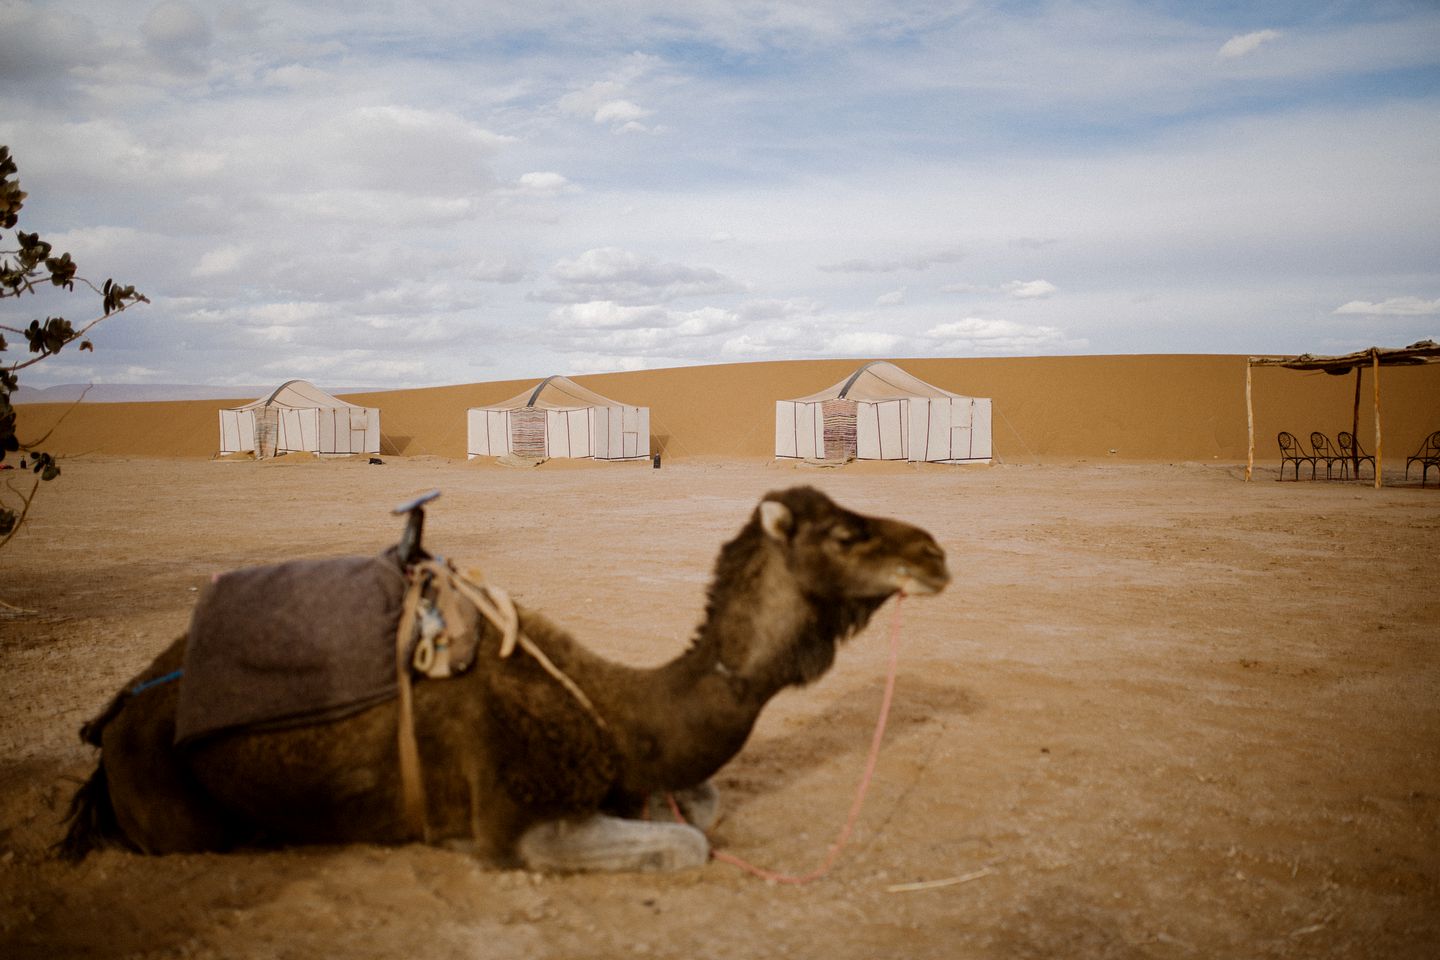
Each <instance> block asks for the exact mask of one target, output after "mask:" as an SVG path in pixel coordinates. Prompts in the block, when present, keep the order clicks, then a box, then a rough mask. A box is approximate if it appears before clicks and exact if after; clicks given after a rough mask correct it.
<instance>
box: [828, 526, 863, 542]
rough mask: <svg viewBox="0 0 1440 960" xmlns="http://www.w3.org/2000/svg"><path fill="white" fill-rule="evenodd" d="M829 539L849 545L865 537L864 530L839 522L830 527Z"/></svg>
mask: <svg viewBox="0 0 1440 960" xmlns="http://www.w3.org/2000/svg"><path fill="white" fill-rule="evenodd" d="M830 539H832V540H834V541H835V542H836V543H839V544H842V545H849V544H852V543H855V542H856V541H858V540H863V539H865V532H864V531H863V530H858V529H856V528H855V527H852V526H849V525H848V524H839V525H837V526H834V527H831V528H830Z"/></svg>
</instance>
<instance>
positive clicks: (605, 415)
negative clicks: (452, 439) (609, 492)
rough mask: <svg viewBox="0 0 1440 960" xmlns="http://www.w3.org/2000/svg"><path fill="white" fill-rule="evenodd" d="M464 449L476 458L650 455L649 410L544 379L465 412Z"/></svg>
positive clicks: (560, 379) (633, 457)
mask: <svg viewBox="0 0 1440 960" xmlns="http://www.w3.org/2000/svg"><path fill="white" fill-rule="evenodd" d="M466 418H467V420H468V423H469V438H468V440H467V443H466V451H467V452H468V453H469V455H470V459H472V460H473V459H474V458H475V457H503V456H505V455H506V454H514V455H515V456H519V457H527V458H530V459H537V460H539V459H546V458H550V457H577V458H579V457H593V458H594V459H596V460H638V459H644V458H646V457H649V456H650V408H649V407H636V406H630V405H628V404H623V403H616V402H615V401H614V400H611V399H609V398H607V397H602V396H600V394H598V393H596V392H594V391H593V390H587V389H585V388H584V387H582V386H580V385H579V384H578V383H575V382H574V381H573V380H570V379H568V378H567V377H560V376H554V377H547V378H546V379H544V380H542V381H540V383H539V384H537V385H536V386H535V388H534V389H532V390H526V391H525V392H524V393H522V394H520V395H518V396H514V397H511V398H510V399H509V400H506V401H504V402H503V403H497V404H495V405H494V406H489V407H471V408H470V409H469V410H467V411H466Z"/></svg>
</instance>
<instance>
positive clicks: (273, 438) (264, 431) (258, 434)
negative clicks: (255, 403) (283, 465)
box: [255, 407, 280, 460]
mask: <svg viewBox="0 0 1440 960" xmlns="http://www.w3.org/2000/svg"><path fill="white" fill-rule="evenodd" d="M279 442H280V410H279V409H278V408H276V407H261V408H260V409H258V410H256V411H255V459H257V460H263V459H265V458H266V457H273V456H275V449H276V447H277V446H279Z"/></svg>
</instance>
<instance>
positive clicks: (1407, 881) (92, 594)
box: [0, 457, 1440, 960]
mask: <svg viewBox="0 0 1440 960" xmlns="http://www.w3.org/2000/svg"><path fill="white" fill-rule="evenodd" d="M1242 473H1243V471H1242V469H1241V468H1240V467H1237V466H1235V465H1233V464H1229V463H1221V464H1216V463H1205V464H1193V463H1192V464H1177V465H1164V464H1118V463H1104V464H1097V463H1068V464H1057V463H1052V464H1046V465H1024V466H1021V465H1009V466H996V467H990V468H977V467H969V468H943V467H927V468H919V469H917V468H908V467H889V468H870V469H856V468H854V467H853V466H852V467H850V468H846V469H844V470H839V471H833V470H818V469H805V468H798V469H797V468H795V467H780V466H775V465H771V464H768V463H765V462H763V461H758V460H754V461H747V462H734V461H731V462H722V461H718V460H717V461H707V460H690V461H680V462H674V463H672V462H671V461H669V460H667V461H666V462H665V465H664V468H663V469H661V470H653V469H651V468H650V466H649V464H648V463H647V464H645V465H643V466H641V465H636V464H627V465H608V466H603V467H602V466H595V467H590V468H585V469H563V468H560V467H559V466H557V465H556V464H555V463H554V462H552V463H551V464H547V465H546V466H543V467H540V468H538V469H531V470H518V469H509V468H503V467H498V466H494V465H475V464H466V463H463V462H459V461H452V460H448V459H442V458H438V457H412V458H388V457H387V458H386V463H385V464H384V465H382V466H375V465H370V464H367V463H365V462H363V461H333V462H318V461H287V460H284V459H282V460H281V461H274V462H269V463H253V462H206V461H199V460H162V459H155V460H144V459H120V458H109V457H90V458H83V459H76V460H71V461H68V462H67V464H66V466H65V473H64V476H63V478H62V479H61V480H60V481H59V482H58V483H55V484H52V485H50V486H48V487H47V488H46V489H44V490H43V492H42V496H41V498H40V499H39V501H38V502H37V506H36V509H35V511H34V513H33V515H32V521H31V524H30V526H29V527H28V529H27V530H26V531H25V533H24V534H23V535H22V537H20V538H19V539H17V540H16V541H15V542H13V543H12V544H11V545H10V546H9V547H8V548H7V549H5V550H4V551H0V597H3V599H4V600H5V601H8V602H9V603H11V604H14V605H17V606H19V607H25V608H31V609H33V610H34V611H36V612H35V613H33V614H30V615H25V616H20V617H14V616H12V617H7V618H3V619H0V671H3V676H4V683H5V688H4V689H5V696H4V698H3V701H0V956H3V957H6V958H11V960H20V958H28V957H257V958H258V957H281V958H329V957H357V958H366V957H426V958H430V957H434V958H448V957H526V958H533V960H541V958H584V957H676V958H681V957H683V958H707V957H716V958H734V957H778V956H793V957H827V958H828V957H833V958H863V957H914V958H927V957H936V958H940V957H944V958H955V957H982V958H1029V957H1084V958H1092V957H1094V958H1099V957H1137V958H1138V957H1153V958H1172V957H1178V958H1188V957H1196V958H1210V957H1383V958H1402V957H1417V958H1418V957H1430V958H1433V957H1436V956H1440V650H1437V629H1436V624H1437V623H1440V589H1437V587H1440V575H1437V565H1436V558H1437V556H1440V549H1437V542H1440V492H1437V491H1436V490H1435V489H1434V487H1433V486H1432V487H1431V488H1430V489H1428V490H1422V489H1419V488H1418V487H1416V486H1414V485H1410V486H1395V487H1387V488H1386V489H1384V490H1380V491H1376V490H1374V489H1372V488H1371V487H1370V486H1368V485H1351V484H1343V483H1326V482H1323V481H1322V482H1316V483H1310V482H1304V483H1284V484H1281V483H1275V482H1272V481H1273V479H1274V476H1275V474H1274V472H1273V468H1272V469H1271V470H1269V471H1265V470H1262V471H1260V472H1259V473H1258V475H1257V482H1253V483H1250V484H1246V483H1244V482H1242V480H1241V476H1242ZM801 482H804V483H813V484H816V485H818V486H820V487H822V488H823V489H825V490H826V491H827V492H829V493H830V494H831V495H833V496H834V497H836V498H837V499H838V500H840V501H841V502H842V503H844V504H846V505H849V506H851V507H854V508H856V509H859V510H863V511H866V512H872V513H881V514H888V515H892V516H896V517H899V518H901V519H905V520H908V521H911V522H914V523H918V524H920V525H922V526H925V527H927V528H928V529H930V530H931V531H932V532H933V533H934V534H935V535H936V536H937V538H938V539H939V540H940V541H941V543H942V544H943V545H944V546H945V547H946V549H947V550H948V551H949V554H950V557H951V564H952V569H953V572H954V573H955V575H956V579H955V583H954V584H953V585H952V587H951V589H950V590H949V591H948V592H946V593H945V594H943V595H941V596H939V597H935V598H915V599H913V600H909V601H906V602H905V603H904V605H903V608H902V610H901V622H900V625H899V634H900V639H901V643H902V649H901V654H900V669H899V681H898V690H897V696H896V703H895V707H894V711H893V714H892V716H891V718H890V726H889V731H888V733H887V736H886V740H885V745H884V748H883V752H882V754H881V756H880V761H879V767H878V772H877V777H876V780H875V782H874V784H873V785H872V787H871V791H870V796H869V800H868V804H867V806H866V807H865V810H864V812H863V814H862V816H861V818H860V821H859V825H858V827H857V829H856V832H855V836H854V840H853V842H852V844H851V846H850V847H848V848H847V850H846V851H845V852H844V854H843V856H842V857H841V859H840V860H839V862H838V864H837V866H836V867H835V869H834V871H833V872H832V873H831V874H830V875H829V876H828V877H826V878H825V879H823V880H820V881H818V882H816V883H814V884H811V885H808V886H777V885H770V884H767V883H764V882H762V881H759V880H756V879H754V878H752V877H750V876H748V875H746V874H743V873H741V872H739V871H738V870H736V869H735V868H733V867H731V866H728V865H726V864H722V863H712V864H710V865H709V866H707V867H705V868H704V869H700V870H694V871H689V872H685V873H680V874H676V875H655V874H641V875H608V876H568V877H545V876H538V875H531V874H527V873H525V872H519V871H500V870H490V869H485V868H482V867H481V866H480V865H477V864H476V863H475V862H473V861H472V860H470V859H467V858H466V857H465V856H464V855H461V854H458V853H453V852H448V851H443V850H438V849H429V848H425V847H421V846H408V847H397V848H381V847H352V848H313V849H300V850H294V851H282V852H254V853H238V854H230V855H194V856H169V857H162V858H147V857H143V856H138V855H133V854H128V853H122V852H113V851H112V852H105V853H102V854H98V855H94V856H91V857H90V858H89V859H87V860H86V861H85V862H83V863H81V864H79V865H70V864H66V863H61V862H58V861H56V860H53V859H51V858H50V857H49V856H48V854H47V848H48V846H49V845H50V844H51V843H53V842H54V841H56V840H57V839H58V838H59V837H60V835H61V832H62V827H61V825H60V817H61V814H62V813H63V810H64V806H65V803H66V801H67V800H68V797H69V795H70V792H71V791H72V789H73V786H74V778H80V777H83V776H84V775H86V774H87V773H88V772H89V770H90V767H91V764H92V761H93V757H92V753H91V749H90V748H88V747H85V746H83V745H82V744H81V743H80V742H79V740H78V738H77V735H76V734H77V730H78V728H79V726H80V724H81V723H82V722H83V721H84V720H85V719H87V718H88V717H90V716H91V715H92V714H93V713H94V712H96V711H97V710H98V709H99V708H100V706H101V705H102V704H103V703H104V702H105V700H106V699H107V698H108V697H109V696H110V695H111V694H112V693H113V692H114V691H115V690H117V689H119V687H120V686H121V685H122V684H123V683H124V682H125V681H126V680H127V679H128V678H129V677H131V676H132V675H133V674H134V673H135V672H136V671H138V670H139V669H141V668H142V667H143V666H144V665H145V664H146V663H148V661H149V660H150V658H151V657H152V656H153V655H154V654H155V653H156V652H157V651H159V650H160V649H161V648H162V647H164V646H165V645H166V644H167V643H169V641H170V640H171V639H172V638H173V637H175V636H176V635H177V634H179V633H180V632H181V631H182V630H183V629H184V627H185V624H186V620H187V616H188V611H189V608H190V605H191V603H192V600H193V598H194V596H195V590H196V588H197V587H198V586H199V585H201V584H202V583H204V582H205V581H206V579H207V578H208V577H209V576H210V574H211V573H212V572H214V571H217V570H224V569H229V568H233V567H236V566H241V565H247V564H254V563H263V562H269V561H274V560H280V559H285V558H290V557H296V556H324V555H335V554H345V553H371V552H375V551H378V550H380V549H381V548H382V547H384V546H386V545H387V544H388V543H390V542H392V541H393V540H394V538H395V536H396V535H397V533H398V529H399V525H398V524H397V522H396V521H395V520H394V519H393V518H391V517H390V516H388V510H389V508H390V507H391V506H392V505H394V504H396V503H398V502H400V501H401V500H403V499H406V498H409V497H410V496H413V495H414V494H417V493H420V492H423V491H425V490H428V489H430V488H435V487H439V488H441V489H443V491H444V497H443V498H442V499H441V500H440V501H439V502H438V503H437V504H436V505H435V507H434V508H433V509H432V511H431V514H430V523H429V527H428V543H429V544H430V545H431V546H432V547H433V548H434V549H436V550H439V551H442V552H445V553H448V554H452V555H455V556H459V557H465V558H474V559H476V560H478V561H480V562H481V564H482V565H483V566H484V567H485V568H486V569H487V570H488V572H489V574H490V575H491V577H492V578H493V579H494V580H495V581H497V582H499V583H501V584H503V585H505V586H506V587H508V588H509V589H510V590H511V591H512V592H514V593H516V594H517V595H518V596H519V597H520V598H521V599H522V600H524V601H526V602H528V603H530V604H532V605H535V606H538V607H540V608H542V609H544V610H546V611H547V612H548V613H550V614H551V615H552V616H553V617H555V618H556V619H557V620H559V621H560V622H562V623H565V624H567V625H568V626H569V627H571V628H572V629H573V630H574V631H575V632H576V633H577V634H578V635H579V636H581V637H583V638H586V639H587V640H588V642H590V643H591V644H592V645H593V646H594V647H596V648H598V649H600V650H603V651H605V652H607V653H609V654H610V655H612V656H614V657H616V658H619V659H623V660H627V661H630V662H635V663H655V662H659V661H661V660H663V659H665V658H667V657H668V656H669V655H671V654H672V653H674V652H677V651H678V650H679V649H680V648H681V647H682V646H683V645H684V644H685V643H686V641H687V640H688V638H689V635H690V631H691V629H692V627H693V626H694V624H695V622H696V620H697V619H698V617H699V614H700V610H701V605H702V596H703V591H704V586H705V583H706V580H707V578H708V575H709V570H710V565H711V562H712V560H713V557H714V554H715V552H716V550H717V549H718V547H719V546H720V544H721V543H722V542H723V541H724V540H725V539H727V538H728V537H729V536H730V535H731V534H732V533H733V532H734V531H735V530H736V529H738V527H739V526H740V525H741V523H742V522H743V521H744V520H745V518H746V517H747V515H748V514H749V512H750V510H751V509H752V508H753V506H754V503H755V501H756V500H757V498H758V497H759V496H760V495H761V494H762V493H763V492H764V491H765V490H767V489H771V488H774V487H778V486H785V485H789V484H792V483H801ZM890 624H891V608H890V607H888V606H887V607H886V608H885V609H882V611H881V612H880V614H879V615H878V616H877V618H876V620H875V622H874V623H873V624H872V625H871V627H870V628H869V629H868V630H867V631H866V632H865V633H864V634H862V635H860V636H859V637H858V638H856V639H855V640H853V641H852V642H851V643H850V644H849V645H847V646H846V647H845V648H844V649H843V650H842V651H841V654H840V657H839V658H838V662H837V665H836V667H835V669H834V670H833V671H832V672H831V673H830V674H829V675H827V676H826V677H824V678H823V679H822V680H821V681H820V682H819V683H817V684H816V685H814V686H813V687H811V688H808V689H804V690H798V691H790V692H787V693H785V694H782V695H781V696H780V697H779V698H777V699H776V700H775V701H774V702H773V703H772V705H771V706H770V708H769V710H768V711H767V713H766V714H765V715H764V716H763V717H762V719H761V722H760V724H759V726H758V728H757V730H756V732H755V735H754V737H753V738H752V740H751V742H750V743H749V744H748V746H747V747H746V749H745V750H744V751H743V752H742V753H741V754H740V755H739V756H738V757H737V758H736V759H735V760H734V761H733V762H732V763H731V765H730V766H728V767H727V768H725V769H724V770H723V771H721V773H720V774H719V776H718V777H717V782H718V784H719V786H720V788H721V790H722V792H723V796H724V801H725V804H726V813H725V816H724V818H723V819H722V820H721V821H720V822H719V824H718V825H717V826H716V828H715V829H714V830H713V832H712V840H713V842H714V845H715V846H716V847H717V848H720V849H724V850H726V851H729V852H731V853H734V854H738V855H740V856H743V857H746V858H748V859H750V860H752V861H754V862H757V863H759V864H762V865H765V866H769V867H774V868H778V869H782V870H788V871H794V872H803V871H804V870H807V869H809V868H810V867H812V866H814V865H815V864H816V863H818V862H819V861H820V859H821V858H822V857H823V855H824V853H825V849H826V847H827V845H828V844H829V843H830V841H831V839H832V838H833V836H834V834H835V831H836V830H838V828H839V827H840V825H841V823H842V822H843V820H844V818H845V813H846V811H847V809H848V807H849V805H850V802H851V798H852V795H853V791H854V789H855V786H856V782H857V780H858V778H859V775H860V772H861V768H862V764H863V761H864V757H865V752H866V748H867V745H868V741H869V738H870V734H871V730H872V727H873V724H874V722H875V717H876V712H877V709H878V706H879V703H880V699H881V692H882V688H883V682H884V671H885V665H886V661H887V655H888V651H887V634H888V632H889V630H890ZM926 881H934V882H935V883H933V884H931V885H929V886H924V887H917V886H915V884H918V883H921V882H926ZM947 881H948V882H947Z"/></svg>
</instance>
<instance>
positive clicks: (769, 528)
mask: <svg viewBox="0 0 1440 960" xmlns="http://www.w3.org/2000/svg"><path fill="white" fill-rule="evenodd" d="M794 526H795V518H794V517H792V516H791V515H790V508H789V507H787V506H785V504H783V503H781V502H780V501H778V500H761V501H760V529H762V530H764V531H765V535H766V536H768V537H769V538H770V539H771V540H788V539H790V531H791V529H793V528H794Z"/></svg>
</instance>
